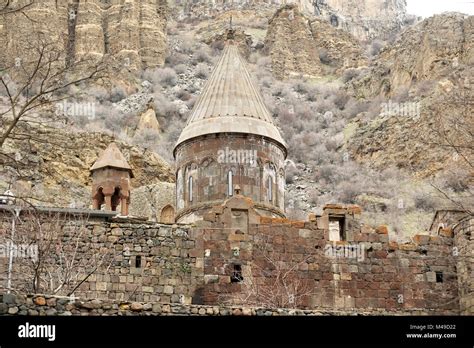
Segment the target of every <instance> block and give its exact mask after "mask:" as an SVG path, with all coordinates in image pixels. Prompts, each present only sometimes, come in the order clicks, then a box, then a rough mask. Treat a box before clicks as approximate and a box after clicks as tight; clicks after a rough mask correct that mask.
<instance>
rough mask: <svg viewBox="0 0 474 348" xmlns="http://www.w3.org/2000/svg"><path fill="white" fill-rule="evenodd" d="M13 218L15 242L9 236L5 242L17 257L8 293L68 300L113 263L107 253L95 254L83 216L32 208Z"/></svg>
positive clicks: (109, 254) (105, 250) (106, 250)
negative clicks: (60, 297) (65, 297)
mask: <svg viewBox="0 0 474 348" xmlns="http://www.w3.org/2000/svg"><path fill="white" fill-rule="evenodd" d="M12 218H13V219H16V221H15V223H14V224H13V226H15V231H14V233H12V234H11V236H13V237H14V238H13V239H12V238H11V237H10V234H9V233H6V234H5V236H4V238H3V239H4V240H7V241H8V242H9V243H5V245H7V247H8V248H10V252H11V251H12V250H15V252H16V253H17V255H15V256H16V257H15V258H14V267H13V268H12V271H11V274H10V275H9V277H11V278H10V279H11V288H10V289H7V290H13V291H15V292H22V293H31V292H33V293H47V294H60V295H68V296H69V295H71V294H73V293H74V292H75V291H76V290H77V289H78V288H79V287H80V285H81V284H83V283H84V282H86V281H87V280H88V279H89V278H90V276H91V275H92V274H94V273H96V272H97V271H98V270H99V269H104V268H105V269H108V267H110V265H111V262H112V260H113V259H114V255H113V253H112V252H111V251H109V250H108V249H105V248H102V249H101V250H100V251H98V252H94V251H93V250H94V249H93V248H91V245H92V244H91V241H90V240H89V238H88V237H89V236H88V233H89V231H88V229H87V228H86V225H87V218H85V217H84V216H79V215H75V216H72V215H70V214H67V215H66V214H64V213H53V212H49V213H46V212H38V211H37V210H35V209H32V208H29V209H25V210H24V212H23V213H22V214H21V215H20V216H15V215H12ZM4 223H7V224H8V222H5V221H4ZM0 237H1V235H0ZM13 247H14V248H13ZM20 251H21V252H22V253H23V254H20ZM85 255H87V256H85Z"/></svg>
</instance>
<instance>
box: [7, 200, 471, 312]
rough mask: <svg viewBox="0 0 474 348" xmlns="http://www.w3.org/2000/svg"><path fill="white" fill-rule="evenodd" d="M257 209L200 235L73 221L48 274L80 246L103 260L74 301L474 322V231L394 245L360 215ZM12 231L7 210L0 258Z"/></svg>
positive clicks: (20, 278)
mask: <svg viewBox="0 0 474 348" xmlns="http://www.w3.org/2000/svg"><path fill="white" fill-rule="evenodd" d="M253 204H254V203H253V201H252V200H251V199H249V198H245V197H242V196H240V195H237V196H234V197H233V198H231V199H229V200H227V201H226V202H225V203H224V204H223V205H220V206H216V207H214V208H213V209H212V210H211V211H210V212H208V213H206V214H205V216H204V220H203V221H200V222H197V223H196V224H194V225H181V224H159V223H151V222H144V221H140V220H133V219H118V218H112V219H110V218H105V217H89V219H83V220H80V219H75V220H71V221H69V222H68V223H65V224H64V226H63V229H62V235H61V237H60V238H58V239H56V240H55V244H54V248H52V249H50V250H49V259H48V260H49V261H48V262H50V263H51V264H54V263H56V264H58V263H60V261H61V260H60V258H59V256H58V255H59V254H58V253H57V250H58V248H59V250H62V249H61V245H65V244H67V243H69V244H71V242H76V241H78V242H77V244H76V243H73V244H72V245H77V255H78V256H77V258H78V259H80V260H86V261H88V260H93V259H94V258H97V256H98V255H106V256H107V257H106V258H105V261H104V262H102V263H101V264H100V265H99V267H98V269H97V270H95V271H94V269H93V264H87V265H88V266H87V267H85V268H84V269H83V270H81V272H80V274H78V279H79V280H81V279H85V281H84V282H83V283H82V284H81V285H80V286H79V287H78V288H77V289H76V290H75V291H74V295H75V296H77V297H80V298H83V299H96V300H98V301H104V302H107V303H109V302H113V301H118V302H120V303H129V302H130V303H132V302H145V303H152V306H153V304H158V303H161V304H162V305H170V304H171V307H165V308H173V306H174V305H191V304H194V305H203V306H206V305H210V306H224V307H229V306H231V307H232V306H237V307H239V308H242V307H249V308H250V307H262V306H263V307H267V308H283V307H285V308H304V309H314V310H319V311H341V312H344V313H385V312H386V313H407V312H411V311H415V312H417V313H420V314H436V315H453V314H460V313H462V314H472V313H473V311H472V301H473V300H472V286H473V285H472V261H471V259H470V258H469V253H472V242H470V233H472V221H465V222H463V223H461V224H459V225H458V227H456V228H454V229H451V228H446V229H443V230H440V231H439V235H437V236H431V235H417V236H415V237H414V238H413V243H407V244H400V245H399V244H397V243H394V242H390V241H389V238H388V232H387V228H386V227H385V226H379V227H377V228H372V227H369V226H365V225H361V224H360V222H359V221H360V220H359V219H358V215H359V214H360V209H359V208H358V207H342V206H328V207H326V209H325V211H324V214H323V216H322V217H314V216H311V217H310V219H309V221H290V220H287V219H281V218H280V219H277V218H270V217H265V216H260V215H259V214H258V213H257V211H256V210H255V209H254V206H253ZM2 217H7V218H5V219H2ZM334 217H338V218H343V219H344V220H343V221H344V222H343V223H341V225H340V226H343V227H344V229H345V235H344V240H341V241H337V242H336V241H331V240H330V229H331V228H332V227H331V219H333V218H334ZM20 220H21V221H22V222H23V223H26V221H28V219H27V217H26V216H23V217H22V218H21V219H20ZM84 221H85V222H84ZM79 223H81V224H82V225H83V227H85V228H83V229H82V231H83V232H82V234H81V238H79V239H77V238H76V237H77V236H76V237H75V236H74V235H73V234H71V233H72V232H71V231H74V229H73V228H72V227H73V226H74V224H79ZM16 228H17V235H20V234H21V233H22V232H21V231H24V230H22V229H21V223H20V221H18V222H17V226H16ZM42 230H43V231H44V232H46V231H47V229H46V228H45V227H43V229H42ZM10 231H11V213H10V212H8V213H7V214H3V212H2V210H0V246H2V245H5V243H6V242H7V241H8V238H9V235H10ZM453 235H454V238H453ZM0 251H1V250H0ZM344 253H345V254H344ZM137 257H139V258H138V261H137ZM140 259H141V260H140ZM7 261H8V258H6V257H2V258H0V266H1V268H2V272H0V294H2V293H5V292H6V277H7V275H6V273H7V272H6V271H5V270H6V269H7V263H8V262H7ZM13 266H14V267H13V273H12V274H13V281H12V288H13V292H14V293H17V294H18V293H20V294H26V293H33V290H34V289H33V288H31V287H30V288H29V287H28V286H23V285H25V284H26V285H28V282H30V283H31V274H30V273H31V268H30V269H28V268H25V265H24V264H22V263H21V262H20V261H19V260H17V259H14V264H13ZM91 271H93V272H91ZM89 273H90V275H89V276H87V275H88V274H89ZM283 275H285V276H284V277H283ZM282 282H286V288H285V286H284V285H285V284H283V283H282ZM283 288H285V289H289V290H288V291H286V292H283V291H281V290H282V289H283ZM57 294H66V293H64V292H58V293H57ZM268 298H270V299H271V300H268ZM114 303H115V302H114ZM148 307H149V305H147V308H148ZM81 308H82V307H81ZM186 308H207V307H199V306H198V307H192V306H191V307H186ZM109 309H110V308H109ZM20 310H21V309H20ZM124 310H125V309H124ZM189 310H191V309H189ZM80 311H82V309H81V310H80ZM145 311H146V312H148V310H145ZM198 311H199V309H198ZM206 313H207V309H206ZM193 314H194V313H193Z"/></svg>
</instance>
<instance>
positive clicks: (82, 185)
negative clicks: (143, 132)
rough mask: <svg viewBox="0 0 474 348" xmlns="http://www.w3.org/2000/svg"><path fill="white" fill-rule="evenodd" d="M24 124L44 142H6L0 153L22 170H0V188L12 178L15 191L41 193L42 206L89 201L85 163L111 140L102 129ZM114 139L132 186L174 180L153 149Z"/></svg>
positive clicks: (92, 161) (92, 158)
mask: <svg viewBox="0 0 474 348" xmlns="http://www.w3.org/2000/svg"><path fill="white" fill-rule="evenodd" d="M22 127H26V128H24V129H22V131H24V132H25V133H27V134H35V137H36V138H37V139H43V141H35V142H34V144H32V145H31V146H30V144H29V143H28V142H27V141H22V140H8V141H7V142H6V143H5V145H4V147H2V153H3V154H4V155H5V156H8V157H7V158H15V159H16V161H17V163H18V165H17V166H16V167H17V168H20V170H19V172H18V173H12V172H9V171H8V170H2V171H1V172H0V191H1V192H3V191H5V189H6V188H7V187H8V183H11V182H12V180H14V185H13V187H12V190H14V191H15V192H16V194H24V195H25V196H28V197H41V201H42V204H43V205H48V204H53V205H56V206H68V205H69V204H70V203H74V202H77V204H82V205H84V204H85V203H84V202H86V203H88V201H89V199H88V198H89V197H90V177H89V168H90V167H91V166H92V164H93V163H94V161H95V160H97V158H98V156H99V154H100V153H102V151H103V150H104V149H105V148H106V147H107V145H108V144H110V143H111V142H112V141H113V140H114V139H113V138H112V137H111V136H109V135H106V134H103V133H72V132H71V131H67V130H61V129H58V128H49V127H37V126H34V125H28V126H22ZM44 139H47V141H44ZM117 144H119V146H120V150H121V151H122V153H123V154H124V155H125V157H126V159H127V161H128V163H129V164H130V166H131V167H132V168H133V170H134V175H135V177H134V179H133V180H132V183H131V184H132V189H133V188H137V187H140V186H143V185H151V184H159V183H162V182H173V181H174V174H173V171H172V169H171V167H170V166H169V165H168V163H166V162H165V161H164V160H163V159H162V158H161V157H159V156H158V155H157V154H155V153H153V152H151V151H148V152H147V151H144V150H143V149H141V148H139V147H136V146H132V145H128V144H125V143H122V142H117ZM15 154H17V155H15ZM4 169H8V167H7V168H4ZM12 178H14V179H12ZM4 185H7V186H6V187H3V186H4ZM20 191H21V192H20ZM132 208H133V207H132Z"/></svg>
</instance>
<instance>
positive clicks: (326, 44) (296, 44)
mask: <svg viewBox="0 0 474 348" xmlns="http://www.w3.org/2000/svg"><path fill="white" fill-rule="evenodd" d="M265 49H266V50H268V52H269V53H270V55H271V58H272V69H273V74H274V75H275V76H276V77H277V78H280V79H283V78H288V77H291V76H296V75H303V76H307V77H318V76H320V75H321V73H322V71H323V70H328V69H329V70H335V72H341V71H342V70H344V69H347V68H349V67H358V66H360V65H364V64H366V58H365V57H364V54H363V51H362V48H361V46H360V44H359V42H358V41H357V40H356V39H355V38H354V37H352V36H351V35H350V34H348V33H346V32H344V31H342V30H339V29H336V28H334V27H332V26H331V25H329V24H328V23H326V22H324V21H322V20H319V19H313V20H310V19H308V18H307V17H306V16H304V15H303V14H302V13H301V12H300V11H299V10H298V8H297V6H295V5H287V6H284V7H282V8H281V9H279V10H278V11H277V12H276V13H275V15H274V16H273V18H272V19H271V20H270V21H269V26H268V31H267V36H266V38H265ZM322 52H324V54H325V55H326V60H327V61H326V62H325V63H326V64H327V65H328V66H326V67H324V66H323V63H322V62H321V61H320V54H321V53H322ZM326 72H328V71H326ZM333 72H334V71H333Z"/></svg>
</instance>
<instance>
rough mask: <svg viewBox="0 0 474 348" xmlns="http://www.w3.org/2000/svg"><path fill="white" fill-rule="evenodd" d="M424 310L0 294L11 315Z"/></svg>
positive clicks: (3, 309) (0, 304)
mask: <svg viewBox="0 0 474 348" xmlns="http://www.w3.org/2000/svg"><path fill="white" fill-rule="evenodd" d="M430 314H432V313H430V311H425V310H419V309H418V310H417V309H413V310H405V311H398V310H397V311H386V310H382V309H376V308H374V309H366V310H363V311H360V310H357V311H356V310H355V309H354V310H350V309H345V310H331V309H319V310H302V309H289V308H262V307H245V306H206V305H187V304H176V303H171V304H163V303H160V302H124V301H115V300H97V299H94V300H84V299H78V298H72V297H59V296H47V295H27V296H24V295H21V296H19V295H13V294H3V295H0V315H10V316H13V315H15V316H24V315H29V316H133V315H135V316H136V315H141V316H166V315H189V316H324V315H430Z"/></svg>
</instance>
